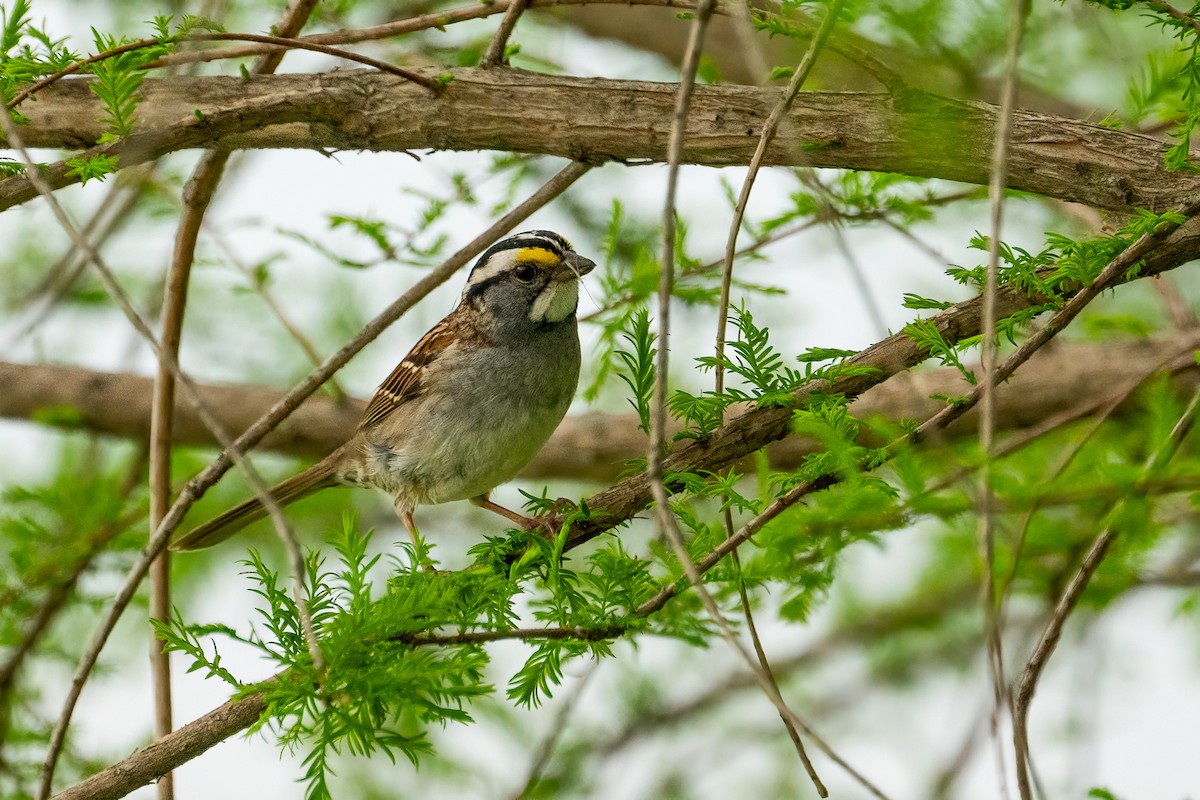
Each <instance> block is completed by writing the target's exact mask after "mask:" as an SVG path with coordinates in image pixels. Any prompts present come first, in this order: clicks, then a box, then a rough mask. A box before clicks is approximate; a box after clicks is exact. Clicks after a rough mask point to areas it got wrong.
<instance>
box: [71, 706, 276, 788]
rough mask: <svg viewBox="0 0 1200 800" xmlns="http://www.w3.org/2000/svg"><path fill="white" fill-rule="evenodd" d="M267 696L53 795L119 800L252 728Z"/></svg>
mask: <svg viewBox="0 0 1200 800" xmlns="http://www.w3.org/2000/svg"><path fill="white" fill-rule="evenodd" d="M266 706H267V703H266V697H265V696H264V695H263V693H262V692H255V693H254V694H251V695H248V696H246V697H245V698H243V699H241V700H230V701H229V702H228V703H226V704H225V705H223V706H221V707H220V708H217V709H215V710H213V711H210V712H209V713H207V714H205V715H204V716H203V717H200V718H199V719H197V720H195V721H194V722H190V723H188V724H187V725H184V726H183V727H182V728H179V729H178V730H176V731H174V732H173V733H169V734H167V735H166V736H164V737H162V738H161V739H158V740H156V741H155V742H153V743H151V744H150V745H148V746H147V747H145V748H144V749H142V750H138V751H137V752H135V753H134V754H133V755H131V756H129V758H126V759H125V760H124V761H121V762H120V763H119V764H115V765H113V766H111V767H109V768H108V769H106V770H103V771H102V772H98V773H96V774H95V775H93V776H92V777H90V778H88V779H87V780H85V781H82V782H80V783H77V784H75V785H74V786H72V787H71V788H70V789H67V790H66V791H63V792H60V793H59V794H56V795H55V796H54V800H116V799H117V798H119V797H124V796H125V795H127V794H129V793H130V792H132V791H133V790H134V789H137V788H139V787H142V786H145V785H146V784H148V783H150V782H151V781H153V780H155V779H156V778H158V777H159V776H161V775H165V774H166V773H168V772H170V771H171V770H173V769H175V768H176V767H178V766H180V765H181V764H186V763H187V762H188V761H191V760H192V759H193V758H196V757H197V756H199V755H200V754H201V753H203V752H205V751H206V750H208V749H209V748H211V747H212V746H213V745H215V744H219V743H220V742H223V741H225V740H226V739H228V738H229V737H231V736H233V735H234V734H235V733H237V732H239V731H243V730H245V729H246V728H249V727H250V726H251V725H253V724H254V723H255V722H257V721H258V718H259V717H260V716H262V713H263V710H264V709H265V708H266Z"/></svg>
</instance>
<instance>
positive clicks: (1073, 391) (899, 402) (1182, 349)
mask: <svg viewBox="0 0 1200 800" xmlns="http://www.w3.org/2000/svg"><path fill="white" fill-rule="evenodd" d="M1195 347H1200V332H1196V331H1187V332H1176V333H1170V334H1163V335H1159V336H1155V337H1153V338H1149V339H1140V340H1133V341H1124V342H1106V343H1098V342H1087V343H1059V344H1055V345H1052V346H1050V347H1048V348H1046V349H1045V350H1043V351H1041V352H1039V353H1038V354H1037V355H1035V356H1034V357H1033V358H1032V359H1031V360H1030V362H1029V363H1028V364H1026V365H1025V366H1024V367H1022V368H1021V369H1020V370H1019V371H1018V372H1017V373H1016V374H1015V375H1014V376H1013V378H1012V379H1011V380H1010V381H1009V382H1008V383H1006V384H1004V385H1003V386H1001V387H1000V389H999V391H998V392H997V409H996V410H997V417H996V418H997V426H998V428H1000V429H1002V430H1003V429H1010V430H1011V429H1019V428H1025V427H1029V426H1032V425H1036V424H1038V423H1040V422H1042V421H1043V420H1045V419H1046V418H1047V417H1049V416H1052V415H1054V414H1058V413H1061V412H1064V411H1068V410H1070V409H1073V408H1075V407H1077V406H1078V405H1080V404H1081V403H1090V402H1092V401H1093V400H1095V399H1096V398H1098V397H1103V396H1104V395H1106V394H1107V393H1108V392H1110V391H1112V389H1113V387H1119V386H1124V385H1126V384H1127V383H1129V382H1130V381H1132V380H1135V379H1136V378H1137V377H1139V376H1141V375H1143V374H1144V373H1145V371H1146V370H1147V369H1148V368H1149V367H1151V366H1152V365H1154V364H1156V363H1158V362H1160V361H1162V360H1163V359H1165V358H1169V357H1170V356H1172V355H1174V354H1180V353H1182V354H1183V355H1182V357H1181V360H1182V361H1183V362H1185V363H1183V364H1181V365H1178V366H1179V369H1183V368H1184V367H1186V368H1187V369H1186V370H1184V372H1185V373H1186V374H1187V375H1195V374H1196V373H1197V372H1198V371H1200V370H1197V368H1196V367H1195V361H1194V360H1193V359H1192V358H1191V357H1190V355H1189V354H1188V352H1187V351H1188V350H1189V349H1190V348H1195ZM1100 364H1103V369H1099V368H1097V365H1100ZM1176 371H1179V370H1176ZM0 387H3V388H0V416H5V417H12V418H17V419H33V420H37V421H40V422H45V423H49V424H54V425H62V426H67V427H82V428H84V429H87V430H92V431H97V432H100V433H107V434H113V435H116V436H122V437H126V438H138V439H144V438H145V437H146V436H147V435H148V431H149V415H150V396H151V388H152V381H151V380H150V379H149V378H144V377H141V376H139V375H131V374H127V373H108V372H97V371H93V370H88V369H84V368H82V367H68V366H56V365H49V364H12V363H6V362H0ZM969 390H970V386H969V385H968V384H967V383H966V381H965V380H964V379H963V377H962V376H961V374H960V373H959V372H958V370H956V369H953V368H937V369H930V370H926V371H922V372H916V373H913V374H911V375H909V376H907V377H905V378H904V379H891V380H888V381H886V382H884V383H882V384H880V385H879V386H876V387H874V388H872V389H870V390H869V391H867V392H865V393H864V394H863V395H862V396H861V397H859V398H858V399H857V400H856V401H854V403H853V404H852V405H851V412H852V413H853V414H854V415H855V416H857V417H859V418H863V419H870V418H874V417H882V418H885V419H888V420H891V421H899V420H902V419H925V418H927V417H930V416H932V415H933V414H934V413H936V412H937V411H938V410H939V409H940V408H941V407H942V403H941V401H938V400H935V399H932V398H933V395H947V396H956V395H962V394H965V393H966V392H967V391H969ZM203 394H204V396H205V399H206V400H207V402H208V404H209V406H210V407H211V408H213V409H214V411H215V412H216V413H217V414H218V415H219V417H220V420H221V423H222V425H223V426H224V427H225V429H226V430H229V431H234V432H238V431H242V430H245V429H246V427H248V426H249V425H250V424H251V423H253V422H254V420H256V419H257V418H258V417H259V416H261V415H262V414H263V413H264V412H265V411H266V410H267V409H269V408H270V407H271V406H272V405H273V404H274V403H275V402H276V401H277V400H278V399H279V397H280V395H281V393H280V392H278V391H277V390H274V389H269V388H266V387H262V386H233V385H208V386H204V387H203ZM363 406H364V402H363V401H362V400H358V399H351V400H348V401H346V402H345V403H338V402H335V401H334V400H333V399H331V398H329V397H325V396H314V397H313V398H311V399H310V400H309V401H308V402H306V403H305V404H304V405H302V406H301V407H300V409H299V410H298V411H297V412H296V413H295V414H293V415H292V416H291V417H289V418H288V419H287V420H286V421H285V422H284V423H283V424H282V425H281V426H280V427H279V428H278V429H277V430H275V431H274V432H273V433H271V434H270V435H268V436H267V438H266V439H265V440H264V441H263V444H262V447H264V448H266V449H271V450H276V451H280V452H284V453H288V454H290V455H297V456H303V457H310V458H319V457H322V456H324V455H326V454H328V453H330V452H331V451H333V450H334V449H335V448H336V447H338V446H340V445H341V444H342V443H343V442H345V441H346V439H348V438H349V437H350V435H351V434H352V433H353V432H354V426H355V425H356V424H357V422H358V418H359V415H360V414H361V413H362V409H363ZM742 410H743V411H744V410H745V409H742ZM735 413H737V412H735ZM976 419H977V415H976V412H974V411H972V412H970V413H968V414H967V415H966V416H965V417H964V418H963V419H961V420H959V421H958V422H956V423H955V424H954V425H953V426H952V427H951V429H950V431H951V433H960V434H966V433H972V432H973V431H974V430H975V426H976ZM174 441H175V442H176V443H177V444H185V445H206V446H216V444H217V443H216V441H215V440H214V439H213V438H212V434H211V433H209V431H208V430H207V429H206V428H205V427H204V425H203V424H202V423H201V422H200V420H199V418H198V417H197V416H196V413H195V410H194V409H193V408H192V407H191V406H190V405H188V404H187V403H186V402H182V401H180V402H177V403H176V407H175V426H174ZM876 444H878V443H876ZM814 447H815V444H814V443H813V442H811V441H809V440H807V439H805V438H803V437H796V436H792V437H789V438H787V439H784V440H782V441H779V442H775V443H773V444H771V445H770V446H769V447H768V450H767V452H768V454H769V456H770V460H771V465H772V467H773V468H775V469H792V468H794V467H796V466H797V465H798V464H799V462H800V460H801V459H802V458H803V457H804V456H805V455H807V454H809V453H811V452H813V449H814ZM645 449H646V437H645V434H643V433H642V432H641V431H640V430H638V429H637V416H636V415H634V414H605V413H600V412H589V413H584V414H578V415H573V416H570V417H567V419H566V420H564V421H563V424H562V425H561V426H559V429H558V430H557V431H556V432H555V434H554V437H553V438H552V439H551V440H550V442H549V443H548V444H547V445H546V447H544V448H542V451H541V452H540V453H539V454H538V455H537V457H536V458H535V459H534V460H533V462H532V463H531V464H530V465H529V466H528V467H527V468H526V470H525V472H524V476H525V477H527V478H573V479H578V480H593V481H605V482H607V481H612V480H614V479H616V478H617V476H618V475H619V474H620V472H621V471H622V469H623V466H624V463H625V462H626V460H628V459H631V458H638V457H641V456H643V455H645Z"/></svg>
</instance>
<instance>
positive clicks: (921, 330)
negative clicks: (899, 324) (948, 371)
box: [904, 319, 975, 385]
mask: <svg viewBox="0 0 1200 800" xmlns="http://www.w3.org/2000/svg"><path fill="white" fill-rule="evenodd" d="M904 333H905V334H906V335H907V336H908V338H910V339H912V340H913V342H915V343H916V345H917V347H918V348H920V349H921V350H922V351H924V352H926V353H928V354H929V355H930V356H932V357H934V358H936V359H938V360H939V361H940V362H941V363H942V364H945V365H946V366H948V367H954V368H955V369H957V370H958V371H959V372H960V373H962V376H963V377H964V378H965V379H966V380H967V382H968V383H970V384H971V385H974V384H975V373H974V371H972V370H969V369H967V368H966V366H965V365H964V364H963V363H962V360H961V359H960V358H959V357H958V348H957V347H955V346H954V345H952V344H950V343H949V342H948V341H946V338H945V337H944V336H942V332H941V331H940V330H938V326H937V323H935V322H933V321H932V320H928V319H917V320H913V321H912V322H910V323H908V324H907V325H905V326H904Z"/></svg>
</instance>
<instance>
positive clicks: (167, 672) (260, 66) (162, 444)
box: [150, 0, 325, 800]
mask: <svg viewBox="0 0 1200 800" xmlns="http://www.w3.org/2000/svg"><path fill="white" fill-rule="evenodd" d="M315 6H316V0H293V2H291V3H290V4H289V6H288V9H287V10H286V11H285V12H284V14H283V17H282V19H281V20H280V21H279V23H278V25H277V28H278V30H279V33H280V34H281V36H293V35H295V34H296V33H299V32H300V29H301V28H303V27H304V24H305V23H306V22H307V21H308V18H309V16H310V15H311V14H312V10H313V8H314V7H315ZM282 58H283V53H282V52H280V53H268V54H265V55H263V56H261V57H260V58H259V60H258V63H257V64H255V66H254V74H256V75H269V74H271V73H273V72H274V71H275V70H276V69H277V68H278V66H279V64H280V63H281V61H282ZM228 162H229V151H227V150H208V151H206V152H205V153H204V155H202V156H201V157H200V161H199V162H198V163H197V165H196V167H195V169H194V170H193V171H192V175H191V178H189V179H188V182H187V184H186V185H185V186H184V189H183V198H182V213H181V215H180V220H179V225H178V227H177V229H176V234H175V244H174V248H173V250H172V253H171V265H170V268H169V269H168V271H167V277H166V279H165V281H164V282H163V302H162V333H161V335H160V336H159V348H160V359H159V365H158V371H157V373H156V375H155V380H154V400H153V404H152V406H151V410H150V530H151V531H154V530H156V529H157V528H158V526H159V525H160V524H161V523H162V521H163V517H165V516H166V513H167V509H168V508H169V507H170V504H171V452H172V448H171V430H172V427H173V425H174V411H175V374H174V373H175V372H176V371H178V370H177V365H178V361H179V345H180V341H181V339H182V335H183V318H184V313H185V312H186V310H187V293H188V284H189V282H190V278H191V272H192V264H193V263H194V262H195V259H196V242H197V240H198V238H199V235H200V226H201V224H202V223H203V221H204V215H205V213H206V212H207V210H208V207H209V205H210V204H211V202H212V198H213V195H214V194H215V193H216V190H217V185H218V184H219V183H220V182H221V177H222V176H223V175H224V174H225V166H226V164H228ZM164 356H165V357H164ZM168 362H171V364H172V365H173V366H176V368H175V369H172V368H171V367H170V366H168ZM248 472H249V474H251V476H252V478H251V485H252V486H253V488H254V492H255V494H256V495H258V496H259V497H260V499H263V500H264V505H265V506H266V508H267V512H268V514H269V515H270V517H271V519H272V521H273V522H275V530H276V532H277V533H278V534H279V537H280V539H282V540H283V543H284V547H285V548H286V550H287V554H288V560H289V561H290V563H291V572H292V577H293V593H294V594H295V599H296V613H297V616H298V617H299V618H300V627H301V629H302V631H303V633H304V640H305V642H306V643H307V645H308V651H309V656H310V657H311V658H312V662H313V667H314V669H315V670H316V673H317V675H320V676H323V675H324V673H325V657H324V655H323V654H322V653H321V646H320V643H319V642H318V641H317V631H316V628H315V626H314V625H313V621H312V613H311V612H310V610H309V607H308V600H307V598H306V596H305V588H304V581H305V575H306V572H305V568H304V554H303V552H302V551H301V549H300V543H299V542H297V541H296V537H295V535H294V534H293V533H292V530H291V526H290V525H288V524H287V522H286V520H285V519H284V516H283V513H282V511H281V510H280V509H279V506H278V503H276V502H275V501H274V498H272V497H271V495H270V491H269V490H268V489H267V488H266V485H265V484H263V483H262V481H261V480H259V479H257V478H256V477H255V476H253V472H252V471H248ZM170 558H171V551H170V550H165V549H164V550H163V551H162V552H161V553H159V554H158V557H157V558H155V559H154V561H153V562H151V564H150V619H151V620H152V621H154V620H157V621H160V622H163V623H165V622H167V621H168V620H169V619H170V616H171V600H170V596H171V595H170V588H171V560H170ZM151 642H152V647H151V653H150V663H151V676H152V683H153V692H154V732H155V735H156V736H157V737H158V738H162V737H163V736H166V735H167V734H168V733H170V732H171V730H172V728H173V727H174V724H173V722H172V713H171V706H172V703H171V654H170V652H169V651H167V649H166V648H165V647H164V646H163V640H162V639H161V638H160V637H159V636H158V635H157V634H156V633H155V634H152V636H151ZM174 786H175V781H174V773H170V772H169V773H167V774H166V775H163V776H162V778H160V779H159V781H158V783H157V787H156V788H157V790H158V796H159V800H173V798H174V796H175V788H174Z"/></svg>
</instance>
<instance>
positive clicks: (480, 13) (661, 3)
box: [146, 0, 724, 68]
mask: <svg viewBox="0 0 1200 800" xmlns="http://www.w3.org/2000/svg"><path fill="white" fill-rule="evenodd" d="M509 5H510V0H495V2H493V3H489V4H483V3H475V4H471V5H467V6H462V7H460V8H454V9H449V10H446V11H435V12H432V13H429V14H422V15H420V16H416V17H410V18H409V19H401V20H394V21H392V22H385V23H382V24H379V25H372V26H370V27H366V28H345V29H342V30H338V31H330V32H328V33H314V34H310V35H308V36H302V37H298V40H299V41H304V42H311V43H315V44H357V43H361V42H369V41H378V40H380V39H390V38H392V37H394V36H401V35H403V34H406V33H416V32H418V31H425V30H431V29H436V30H442V29H444V28H445V27H447V26H449V25H453V24H456V23H459V22H469V21H471V20H476V19H483V18H485V17H490V16H492V15H494V14H503V13H505V12H507V11H508V8H509ZM527 5H528V7H529V8H553V7H556V6H585V5H639V6H655V7H659V8H677V9H681V10H691V9H694V8H695V5H696V4H695V3H693V2H690V1H689V0H528V3H527ZM723 8H724V5H723V4H722V5H721V6H720V7H718V9H717V13H723V10H722V9H723ZM271 49H272V48H270V47H268V46H265V45H253V44H252V45H242V46H234V47H226V48H218V49H213V50H198V51H195V52H184V53H173V54H171V55H169V56H164V57H163V58H161V59H159V60H158V61H156V62H153V63H151V64H147V65H146V66H147V67H151V68H152V67H160V66H166V65H168V64H188V63H197V62H209V61H222V60H225V59H229V58H243V57H245V56H252V55H257V54H260V53H266V52H269V51H270V50H271Z"/></svg>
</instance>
